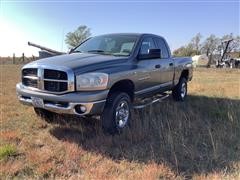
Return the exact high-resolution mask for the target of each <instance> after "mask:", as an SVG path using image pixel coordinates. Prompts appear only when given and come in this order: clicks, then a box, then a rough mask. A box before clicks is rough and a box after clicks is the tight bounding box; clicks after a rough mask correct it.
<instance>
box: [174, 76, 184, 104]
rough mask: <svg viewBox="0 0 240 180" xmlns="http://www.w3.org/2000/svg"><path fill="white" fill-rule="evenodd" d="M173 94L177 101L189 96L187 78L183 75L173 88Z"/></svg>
mask: <svg viewBox="0 0 240 180" xmlns="http://www.w3.org/2000/svg"><path fill="white" fill-rule="evenodd" d="M172 96H173V99H174V100H175V101H184V100H185V99H186V96H187V80H186V78H184V77H181V78H180V80H179V82H178V84H177V86H175V87H174V89H173V90H172Z"/></svg>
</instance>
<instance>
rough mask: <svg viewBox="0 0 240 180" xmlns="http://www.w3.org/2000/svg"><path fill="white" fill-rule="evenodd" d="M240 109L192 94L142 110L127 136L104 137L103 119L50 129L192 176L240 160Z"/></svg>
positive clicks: (93, 147)
mask: <svg viewBox="0 0 240 180" xmlns="http://www.w3.org/2000/svg"><path fill="white" fill-rule="evenodd" d="M239 107H240V100H234V99H226V98H225V99H224V98H214V97H204V96H193V95H192V96H188V99H187V100H186V101H185V102H183V103H176V102H173V101H172V100H171V98H170V99H168V100H166V101H165V102H162V103H159V104H155V105H153V106H152V107H147V108H145V109H143V110H141V111H136V112H135V113H134V117H133V126H132V128H131V129H128V130H126V131H125V132H123V134H121V135H115V136H106V135H104V134H103V133H102V132H101V125H100V121H99V120H94V119H80V120H79V119H74V118H73V121H72V122H73V123H72V124H73V126H71V125H67V126H66V125H65V126H57V127H54V128H52V129H51V130H50V133H51V134H52V135H53V136H55V137H56V138H57V139H59V140H63V141H69V142H73V143H76V144H78V145H79V146H80V147H82V148H84V149H86V150H88V151H92V152H95V153H101V154H102V155H104V156H107V157H109V158H111V159H113V160H121V159H125V160H128V161H136V162H144V163H147V162H150V161H151V162H153V161H154V162H156V163H164V164H167V165H168V166H170V167H171V168H172V169H174V170H175V171H176V172H178V173H184V174H187V175H188V176H189V177H191V176H192V175H193V174H195V173H208V172H213V171H221V170H223V169H224V170H226V168H227V169H228V167H230V166H231V165H232V163H234V162H239V160H240V118H239V117H240V108H239ZM64 118H67V117H64ZM66 120H67V121H70V120H69V119H66ZM79 121H81V123H79ZM70 124H71V122H70Z"/></svg>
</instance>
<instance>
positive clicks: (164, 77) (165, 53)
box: [154, 37, 174, 86]
mask: <svg viewBox="0 0 240 180" xmlns="http://www.w3.org/2000/svg"><path fill="white" fill-rule="evenodd" d="M154 41H155V42H156V45H157V48H159V49H160V50H161V59H160V60H159V64H160V65H161V68H160V71H158V73H159V74H158V77H159V78H160V81H161V84H162V85H163V86H171V85H172V83H173V76H174V61H173V59H172V58H171V55H170V52H169V48H168V46H167V44H166V41H165V40H164V39H163V38H161V37H154Z"/></svg>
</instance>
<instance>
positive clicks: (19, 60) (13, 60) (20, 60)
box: [0, 53, 39, 64]
mask: <svg viewBox="0 0 240 180" xmlns="http://www.w3.org/2000/svg"><path fill="white" fill-rule="evenodd" d="M38 59H39V57H37V56H31V57H27V56H25V54H24V53H22V56H20V57H17V56H16V55H15V53H13V55H12V57H10V56H8V57H0V64H26V63H29V62H32V61H35V60H38Z"/></svg>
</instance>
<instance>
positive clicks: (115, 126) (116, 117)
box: [101, 92, 132, 134]
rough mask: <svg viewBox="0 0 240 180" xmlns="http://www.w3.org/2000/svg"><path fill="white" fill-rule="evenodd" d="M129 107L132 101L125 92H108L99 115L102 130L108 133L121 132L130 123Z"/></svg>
mask: <svg viewBox="0 0 240 180" xmlns="http://www.w3.org/2000/svg"><path fill="white" fill-rule="evenodd" d="M131 109H132V103H131V99H130V97H129V95H128V94H127V93H124V92H114V93H112V94H110V95H109V97H108V99H107V102H106V105H105V108H104V110H103V114H102V116H101V119H102V127H103V131H104V132H106V133H109V134H116V133H121V131H122V130H123V129H125V128H126V127H128V126H129V125H130V120H131Z"/></svg>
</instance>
